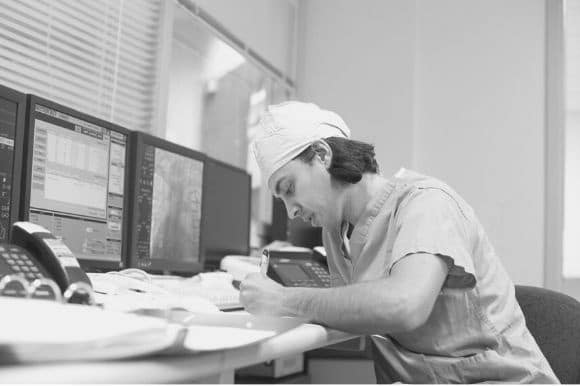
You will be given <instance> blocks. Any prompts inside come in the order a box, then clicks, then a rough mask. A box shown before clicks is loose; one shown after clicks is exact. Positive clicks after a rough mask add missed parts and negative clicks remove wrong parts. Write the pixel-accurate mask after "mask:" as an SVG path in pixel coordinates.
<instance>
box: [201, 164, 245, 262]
mask: <svg viewBox="0 0 580 386" xmlns="http://www.w3.org/2000/svg"><path fill="white" fill-rule="evenodd" d="M204 184H205V185H206V190H205V191H206V197H205V199H204V204H203V205H204V206H203V213H204V222H203V230H202V238H203V247H204V251H205V265H206V267H207V268H217V267H218V266H219V263H220V260H221V259H222V258H223V257H224V256H225V255H229V254H234V255H247V254H248V253H249V249H250V245H249V244H250V196H251V177H250V175H249V174H248V173H246V172H245V171H244V170H242V169H238V168H235V167H232V166H229V165H225V164H223V163H221V162H218V161H215V160H207V161H206V173H205V181H204Z"/></svg>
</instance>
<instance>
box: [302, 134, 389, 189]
mask: <svg viewBox="0 0 580 386" xmlns="http://www.w3.org/2000/svg"><path fill="white" fill-rule="evenodd" d="M324 140H325V141H326V143H328V146H330V149H331V150H332V163H331V164H330V168H328V172H329V173H330V175H331V176H332V177H333V178H334V179H336V180H337V181H339V182H342V183H349V184H356V183H357V182H359V181H360V180H361V179H362V176H363V174H364V173H378V171H379V165H378V164H377V160H376V159H375V147H374V146H373V145H370V144H368V143H365V142H360V141H355V140H352V139H346V138H342V137H330V138H325V139H324ZM319 151H320V148H319V147H318V146H316V145H315V144H312V145H310V146H308V147H307V148H306V149H305V150H304V151H303V152H302V153H300V154H298V155H297V156H296V157H295V159H299V160H302V161H304V162H306V163H308V164H311V163H312V160H313V159H314V156H316V154H318V152H319Z"/></svg>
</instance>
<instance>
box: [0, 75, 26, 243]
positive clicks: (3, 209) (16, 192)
mask: <svg viewBox="0 0 580 386" xmlns="http://www.w3.org/2000/svg"><path fill="white" fill-rule="evenodd" d="M25 114H26V95H24V94H22V93H20V92H18V91H16V90H12V89H10V88H8V87H4V86H0V243H5V242H8V241H9V240H10V227H11V225H12V223H14V222H16V221H18V220H19V205H20V182H21V174H22V162H23V159H22V158H23V156H24V153H23V150H22V146H23V143H24V121H25V117H26V115H25Z"/></svg>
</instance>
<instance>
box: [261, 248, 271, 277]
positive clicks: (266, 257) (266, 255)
mask: <svg viewBox="0 0 580 386" xmlns="http://www.w3.org/2000/svg"><path fill="white" fill-rule="evenodd" d="M269 263H270V251H269V250H268V249H267V248H264V250H263V251H262V258H261V259H260V273H261V274H262V275H264V276H268V264H269Z"/></svg>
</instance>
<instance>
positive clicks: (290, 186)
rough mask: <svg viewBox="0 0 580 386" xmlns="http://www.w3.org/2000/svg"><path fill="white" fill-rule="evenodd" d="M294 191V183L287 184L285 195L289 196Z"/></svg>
mask: <svg viewBox="0 0 580 386" xmlns="http://www.w3.org/2000/svg"><path fill="white" fill-rule="evenodd" d="M293 193H294V184H290V185H288V189H286V195H287V196H289V195H291V194H293Z"/></svg>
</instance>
